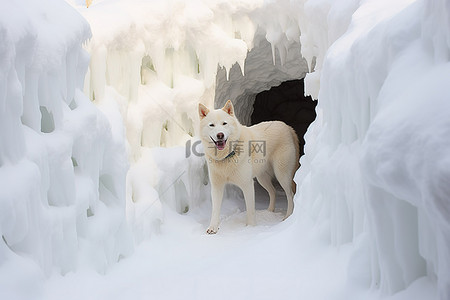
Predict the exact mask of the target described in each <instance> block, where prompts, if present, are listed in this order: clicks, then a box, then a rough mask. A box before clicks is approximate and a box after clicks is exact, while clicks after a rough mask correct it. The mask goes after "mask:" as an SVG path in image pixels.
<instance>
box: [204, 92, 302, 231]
mask: <svg viewBox="0 0 450 300" xmlns="http://www.w3.org/2000/svg"><path fill="white" fill-rule="evenodd" d="M199 116H200V137H201V140H202V143H203V146H204V149H205V155H206V160H207V163H208V171H209V178H210V180H211V196H212V214H211V223H210V226H209V227H208V230H207V233H209V234H213V233H216V232H217V231H218V229H219V222H220V207H221V204H222V198H223V191H224V188H225V185H226V184H227V183H231V184H234V185H236V186H238V187H240V188H241V189H242V191H243V193H244V198H245V204H246V207H247V225H255V192H254V187H253V178H255V177H256V178H257V180H258V182H259V183H260V184H261V186H263V187H264V188H265V189H266V190H267V192H268V193H269V196H270V204H269V208H268V210H270V211H273V210H274V209H275V188H274V187H273V185H272V178H276V179H277V180H278V182H279V183H280V185H281V186H282V187H283V189H284V191H285V193H286V197H287V199H288V208H287V212H286V217H285V218H287V217H289V216H290V215H291V214H292V211H293V209H294V202H293V196H294V193H295V183H294V181H293V177H294V173H295V171H296V170H297V169H298V167H299V149H298V138H297V135H296V134H295V131H294V130H293V129H292V128H291V127H290V126H288V125H286V124H285V123H283V122H281V121H272V122H262V123H259V124H257V125H253V126H251V127H246V126H243V125H241V124H240V123H239V121H238V120H237V119H236V117H235V115H234V108H233V104H232V103H231V101H230V100H228V102H227V103H226V104H225V106H224V107H223V108H222V109H216V110H212V111H210V110H209V109H208V108H207V107H206V106H204V105H203V104H199ZM221 133H223V135H224V138H223V140H226V144H225V148H224V149H222V150H219V149H218V148H217V147H216V145H215V144H214V142H213V140H212V139H214V140H216V141H217V140H218V138H217V135H218V134H221ZM252 146H254V147H255V148H252ZM264 146H265V153H263V152H262V151H259V150H261V149H263V148H264ZM261 147H262V148H261ZM233 150H234V151H235V153H236V154H235V155H233V156H231V157H228V158H227V156H228V155H229V154H230V153H231V152H232V151H233Z"/></svg>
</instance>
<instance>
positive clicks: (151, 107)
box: [0, 0, 450, 299]
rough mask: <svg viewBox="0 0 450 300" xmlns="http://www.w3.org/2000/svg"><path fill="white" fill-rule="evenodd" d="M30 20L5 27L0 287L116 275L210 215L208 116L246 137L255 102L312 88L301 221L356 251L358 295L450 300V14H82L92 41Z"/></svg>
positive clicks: (348, 2)
mask: <svg viewBox="0 0 450 300" xmlns="http://www.w3.org/2000/svg"><path fill="white" fill-rule="evenodd" d="M22 2H25V1H16V2H8V3H5V4H4V7H3V8H4V9H2V10H1V12H0V16H1V18H0V35H1V36H2V39H1V40H2V44H0V47H1V48H0V49H1V50H0V65H1V68H0V69H1V71H0V76H1V78H0V79H1V80H0V92H1V93H0V101H2V102H1V103H2V105H1V106H0V107H1V118H0V124H1V127H0V128H1V130H0V139H1V143H0V180H1V181H0V182H2V188H1V189H0V205H1V207H0V232H1V235H2V238H3V241H2V242H0V264H1V262H2V261H5V262H7V263H6V264H5V263H4V264H3V265H1V268H2V269H1V271H0V279H1V280H2V281H3V280H5V281H6V279H9V278H8V276H7V274H9V273H11V272H9V271H10V270H11V269H13V268H14V266H26V268H27V269H26V273H27V275H28V276H29V277H30V278H34V277H33V276H35V275H33V274H34V272H38V271H36V269H37V268H34V267H30V266H32V264H30V263H29V262H28V260H27V259H31V260H32V261H34V262H37V264H38V265H39V267H40V269H42V270H44V273H45V274H47V275H48V274H49V273H50V272H51V271H52V269H53V268H56V269H58V271H59V272H61V273H66V272H68V271H71V270H74V269H76V268H77V266H78V265H80V264H81V263H85V264H86V265H89V266H90V267H93V268H94V269H96V270H97V271H100V272H103V271H105V268H106V266H107V265H108V264H110V263H112V262H116V261H117V260H118V259H119V258H120V257H121V256H123V255H127V254H129V253H130V252H131V250H132V247H133V245H134V244H136V243H140V242H142V241H144V240H146V239H148V238H149V237H150V236H152V235H153V234H154V233H155V232H159V230H160V225H161V223H162V222H164V220H165V216H164V213H165V212H166V213H167V212H171V211H176V212H178V213H185V212H187V211H189V210H191V209H193V208H195V207H198V206H200V205H201V203H204V202H205V201H206V200H207V199H209V185H208V178H207V173H206V169H205V163H204V161H203V159H202V157H201V156H199V155H196V153H201V149H200V148H199V147H198V143H197V140H196V138H195V133H196V128H197V121H198V120H197V104H198V102H203V103H204V104H206V105H209V106H216V107H218V106H220V105H221V104H223V103H224V102H225V101H226V100H227V99H228V98H231V99H232V100H233V101H234V102H235V107H236V110H237V115H238V116H239V118H240V119H241V121H242V122H243V123H248V122H249V119H250V115H251V109H252V105H253V101H254V97H255V95H256V94H257V93H259V92H261V91H263V90H265V89H269V88H270V87H271V86H274V85H278V84H279V83H280V82H282V81H285V80H291V79H298V78H302V77H304V76H306V77H305V85H306V86H305V89H306V92H307V93H308V94H311V95H312V96H313V97H314V98H318V99H319V100H318V106H317V119H316V121H315V122H314V123H313V124H312V125H311V127H310V128H309V130H308V133H307V135H306V137H305V139H306V148H305V152H306V154H305V156H304V157H303V158H302V160H301V163H302V168H301V170H300V171H299V172H298V174H297V177H296V181H297V184H298V192H297V196H296V210H297V212H296V214H294V217H297V218H301V217H302V216H305V215H308V216H310V217H312V218H313V219H314V220H315V222H316V226H317V227H319V228H323V229H324V232H326V234H327V236H328V237H329V243H330V244H332V245H334V246H339V247H341V246H343V245H348V244H349V243H350V244H351V245H352V251H353V254H352V256H351V258H350V261H349V263H348V280H349V281H350V282H357V283H358V284H360V285H361V286H363V288H365V289H369V288H372V289H379V290H380V291H381V292H382V294H383V295H387V294H393V293H396V292H398V291H401V290H404V289H408V288H409V287H414V286H415V283H416V282H417V281H416V279H418V278H424V277H427V278H429V279H430V280H431V281H436V285H437V290H438V293H439V297H440V298H441V299H448V298H450V273H449V271H448V270H450V240H449V237H450V229H449V228H450V224H449V214H450V212H449V207H450V205H449V201H448V199H449V196H450V190H449V188H448V186H449V185H448V182H449V180H450V175H449V170H450V160H449V154H448V153H450V152H449V149H450V144H449V139H448V136H449V134H450V133H449V121H448V113H447V112H448V111H449V109H450V107H449V106H450V105H449V104H448V103H449V102H448V101H447V99H446V96H447V95H449V94H450V90H449V88H448V84H446V79H447V78H448V77H449V73H450V69H449V66H448V60H449V54H450V50H449V49H450V30H449V28H450V24H449V14H450V7H449V6H448V3H447V1H445V0H398V1H388V0H367V1H362V2H361V1H357V0H339V1H332V0H298V1H288V0H280V1H262V0H261V1H242V0H234V1H221V0H217V1H201V0H195V1H187V0H174V1H162V0H161V1H138V0H129V1H108V0H98V1H93V3H92V5H91V6H90V7H89V8H86V7H85V1H82V0H79V1H78V0H73V1H69V2H71V3H72V5H73V6H74V7H75V8H76V9H77V10H78V11H79V12H80V13H81V14H82V15H83V16H84V17H85V18H86V20H87V22H88V23H89V25H90V28H91V30H92V37H91V38H89V37H90V31H89V27H88V25H87V24H88V23H86V22H85V21H84V20H83V19H82V18H81V17H80V16H79V15H78V14H77V13H76V12H75V11H74V9H73V8H70V7H69V6H68V5H67V4H65V3H64V2H63V1H50V0H46V1H40V3H39V5H37V4H29V3H28V2H27V6H25V5H24V3H22ZM15 10H20V11H23V13H22V14H12V13H9V12H11V11H15ZM105 24H107V25H105ZM83 43H84V48H85V49H86V50H87V51H88V52H89V54H90V57H91V60H90V64H89V67H88V57H87V55H86V53H85V52H84V51H83V49H82V44H83ZM310 71H313V72H310ZM308 72H310V73H308ZM86 73H87V75H86ZM85 75H86V77H85ZM83 80H84V81H83ZM83 84H84V85H83ZM81 90H83V91H84V93H85V94H83V93H82V92H81ZM85 95H88V97H89V98H90V100H92V102H93V103H94V104H95V105H93V104H92V103H91V102H90V101H89V99H88V98H87V97H86V96H85ZM98 109H100V111H102V112H100V111H99V110H98ZM127 154H128V158H127ZM128 164H130V168H129V170H128V172H127V168H128ZM125 178H126V179H125ZM125 204H126V208H125ZM164 207H168V208H169V209H164ZM125 214H126V216H127V218H126V220H125ZM296 221H298V220H296ZM290 224H291V225H290V227H289V228H290V229H289V230H288V232H289V234H286V233H285V235H286V236H288V237H291V234H292V231H290V230H292V227H293V226H297V225H298V222H294V221H293V222H292V223H290ZM286 226H287V225H286ZM50 229H51V230H50ZM186 231H188V230H186ZM302 232H303V231H302ZM285 235H282V236H285ZM299 238H300V237H299ZM132 239H134V243H133V241H132ZM278 239H279V240H277V241H279V242H283V241H282V238H278ZM290 242H291V243H294V241H290ZM267 243H269V241H267ZM297 246H298V245H297ZM17 254H19V255H17ZM24 272H25V271H24ZM299 272H300V271H299ZM15 274H17V273H15ZM23 276H25V275H23ZM24 298H26V297H24Z"/></svg>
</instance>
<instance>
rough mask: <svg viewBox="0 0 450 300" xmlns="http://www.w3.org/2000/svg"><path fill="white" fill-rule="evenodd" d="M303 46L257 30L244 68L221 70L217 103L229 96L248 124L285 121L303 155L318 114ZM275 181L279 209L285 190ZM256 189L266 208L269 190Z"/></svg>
mask: <svg viewBox="0 0 450 300" xmlns="http://www.w3.org/2000/svg"><path fill="white" fill-rule="evenodd" d="M300 47H301V46H300V43H298V42H296V41H291V42H289V43H288V44H287V46H286V47H285V48H281V49H280V48H276V47H275V48H273V47H272V45H271V44H270V43H269V42H268V41H267V40H266V39H265V36H264V35H262V34H258V33H257V34H256V37H255V45H254V47H253V49H252V50H251V51H250V52H249V53H248V55H247V58H246V60H245V63H244V70H241V68H240V66H239V65H238V64H235V65H234V66H233V67H232V68H231V69H230V70H229V73H228V74H227V72H226V70H225V69H224V68H222V69H219V71H218V73H217V78H216V90H215V99H214V105H215V108H220V107H222V106H223V105H224V104H225V102H226V101H227V100H228V99H230V100H231V101H232V102H233V104H234V107H235V113H236V117H237V118H238V120H239V121H240V122H241V124H243V125H246V126H251V125H253V124H257V123H260V122H262V121H274V120H279V121H283V122H285V123H286V124H288V125H290V126H291V127H293V128H294V129H295V131H296V133H297V135H298V138H299V144H300V145H299V146H300V154H301V155H302V154H303V153H304V149H303V148H304V144H305V141H304V134H305V133H306V130H307V128H308V126H309V125H310V124H311V122H312V121H314V119H315V117H316V112H315V107H316V104H317V101H313V100H312V98H311V97H309V96H308V97H305V95H304V77H305V76H306V74H307V73H308V71H309V69H308V64H307V62H306V60H305V59H304V58H303V57H302V55H301V52H300ZM274 183H275V187H276V188H277V208H278V207H284V205H286V203H285V202H286V201H285V194H284V191H283V190H282V189H281V186H279V185H278V183H277V182H276V180H274ZM255 192H256V200H257V201H256V202H257V208H258V209H265V208H267V207H266V206H267V205H268V202H269V196H268V194H267V192H266V191H265V190H264V189H263V188H262V187H261V186H260V185H259V184H258V183H256V185H255ZM227 193H233V194H235V193H238V194H240V190H238V189H234V188H231V189H230V188H229V189H227ZM235 196H236V195H235ZM241 197H243V196H242V195H241ZM278 200H280V201H278Z"/></svg>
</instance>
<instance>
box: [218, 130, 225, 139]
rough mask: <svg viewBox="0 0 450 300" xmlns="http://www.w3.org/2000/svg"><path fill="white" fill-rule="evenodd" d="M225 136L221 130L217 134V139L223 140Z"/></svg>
mask: <svg viewBox="0 0 450 300" xmlns="http://www.w3.org/2000/svg"><path fill="white" fill-rule="evenodd" d="M223 137H224V135H223V133H222V132H219V133H218V134H217V139H219V140H223Z"/></svg>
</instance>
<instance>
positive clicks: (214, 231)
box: [206, 226, 219, 234]
mask: <svg viewBox="0 0 450 300" xmlns="http://www.w3.org/2000/svg"><path fill="white" fill-rule="evenodd" d="M218 230H219V227H213V226H210V227H209V228H208V229H207V230H206V233H207V234H216V233H217V231H218Z"/></svg>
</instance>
